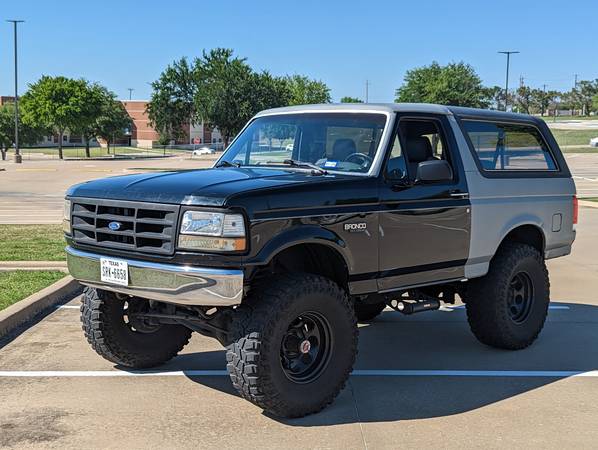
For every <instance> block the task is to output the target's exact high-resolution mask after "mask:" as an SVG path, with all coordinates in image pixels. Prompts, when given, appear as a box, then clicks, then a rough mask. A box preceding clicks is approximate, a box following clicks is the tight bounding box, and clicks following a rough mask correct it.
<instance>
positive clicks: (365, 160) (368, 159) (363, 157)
mask: <svg viewBox="0 0 598 450" xmlns="http://www.w3.org/2000/svg"><path fill="white" fill-rule="evenodd" d="M352 159H356V160H357V161H351V160H352ZM359 160H361V161H359ZM345 161H346V162H353V163H354V164H358V165H360V166H361V167H367V166H368V165H369V164H371V163H372V161H373V159H372V158H371V157H370V156H368V155H364V154H363V153H351V154H350V155H349V156H347V157H346V158H345Z"/></svg>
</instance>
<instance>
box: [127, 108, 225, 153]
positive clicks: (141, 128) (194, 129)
mask: <svg viewBox="0 0 598 450" xmlns="http://www.w3.org/2000/svg"><path fill="white" fill-rule="evenodd" d="M147 103H148V102H147V101H145V100H124V101H123V106H124V107H125V110H126V111H127V113H128V114H129V116H130V117H131V119H132V121H133V125H132V127H131V136H130V138H131V144H130V145H132V146H134V147H151V146H152V144H153V143H155V142H156V141H158V139H159V138H160V135H159V134H158V132H157V131H156V130H155V129H154V128H153V127H152V126H151V124H150V121H149V117H148V116H147V113H146V108H147ZM182 127H183V131H184V133H185V137H184V138H183V139H180V140H179V141H177V142H176V143H177V144H217V143H222V136H221V135H220V133H219V132H218V130H217V129H214V130H211V129H210V128H209V127H207V126H206V125H205V124H204V123H201V124H197V125H194V126H192V125H190V124H188V123H187V124H184V125H183V126H182Z"/></svg>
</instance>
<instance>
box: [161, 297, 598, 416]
mask: <svg viewBox="0 0 598 450" xmlns="http://www.w3.org/2000/svg"><path fill="white" fill-rule="evenodd" d="M551 305H555V306H557V308H560V309H559V310H558V311H551V312H550V313H549V318H548V320H547V322H546V324H545V326H544V330H543V331H542V333H541V334H540V337H539V338H538V340H537V341H536V342H535V343H534V344H533V345H532V346H530V347H529V348H527V349H524V350H520V351H507V350H498V349H493V348H490V347H487V346H484V345H482V344H480V343H479V342H477V341H476V340H475V338H474V337H473V335H472V334H471V332H470V331H469V327H468V325H467V323H466V321H465V320H464V317H465V311H464V310H462V309H461V310H457V311H454V312H452V313H450V314H449V315H448V316H444V317H443V316H442V315H441V314H443V313H442V312H437V313H436V314H437V315H436V316H434V317H433V315H432V314H430V315H427V314H421V315H415V316H403V315H401V314H399V313H396V312H393V311H385V312H383V313H382V314H381V315H380V316H379V317H378V318H377V319H375V320H374V321H373V322H372V323H370V324H367V325H365V326H362V327H360V337H359V355H358V358H357V362H356V365H355V369H356V370H377V371H384V370H463V371H576V372H577V371H579V372H586V371H590V370H596V369H598V306H594V305H588V304H578V303H551ZM224 364H225V351H224V350H222V351H209V352H196V353H189V354H184V355H180V356H179V357H177V358H175V359H174V360H173V361H171V362H170V363H169V364H166V365H164V366H161V367H160V370H182V371H184V370H190V369H191V368H192V369H200V370H201V369H205V370H222V368H223V366H224ZM188 378H189V379H190V380H192V381H193V382H195V383H198V384H201V385H203V386H207V387H209V388H212V389H215V390H218V391H220V392H224V393H227V394H230V395H234V396H238V395H237V393H236V391H235V390H234V388H233V387H232V385H231V383H230V381H229V379H228V377H227V376H188ZM564 378H566V377H556V376H555V377H552V376H551V377H545V376H544V377H540V376H532V375H529V376H528V375H526V376H520V377H513V376H500V375H499V376H495V375H489V376H479V375H478V376H422V375H419V376H352V377H351V378H350V381H349V383H348V384H347V387H346V388H345V391H344V392H343V393H342V394H341V396H346V395H350V396H351V397H352V398H353V402H354V406H355V414H350V415H348V414H346V411H342V409H346V404H341V402H338V401H337V402H335V403H333V404H332V405H331V406H329V407H328V408H327V409H325V410H324V412H322V413H319V414H315V415H311V416H308V417H305V418H302V419H292V420H287V419H281V418H277V417H271V416H269V417H271V418H272V419H274V420H277V421H279V422H281V423H284V424H288V425H295V426H328V425H335V424H343V423H354V422H389V421H399V420H416V419H427V418H435V417H444V416H451V415H455V414H461V413H464V412H468V411H472V410H475V409H478V408H482V407H484V406H487V405H491V404H493V403H496V402H501V401H503V400H506V399H509V398H512V397H515V396H518V395H521V394H524V393H526V392H529V391H532V390H534V389H538V388H541V387H543V386H546V385H549V384H552V383H555V382H558V381H559V380H562V379H564ZM345 403H346V402H345Z"/></svg>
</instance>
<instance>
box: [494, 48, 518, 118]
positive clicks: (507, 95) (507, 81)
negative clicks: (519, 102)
mask: <svg viewBox="0 0 598 450" xmlns="http://www.w3.org/2000/svg"><path fill="white" fill-rule="evenodd" d="M498 53H502V54H503V55H507V76H506V80H505V111H506V110H507V105H508V104H509V62H510V60H511V55H513V54H515V53H520V52H518V51H505V52H498Z"/></svg>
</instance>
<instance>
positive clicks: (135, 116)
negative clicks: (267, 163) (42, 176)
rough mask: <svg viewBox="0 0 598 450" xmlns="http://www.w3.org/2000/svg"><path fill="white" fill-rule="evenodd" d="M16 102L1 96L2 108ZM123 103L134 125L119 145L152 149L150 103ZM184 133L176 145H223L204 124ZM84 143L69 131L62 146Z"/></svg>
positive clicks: (46, 142) (49, 141) (49, 142)
mask: <svg viewBox="0 0 598 450" xmlns="http://www.w3.org/2000/svg"><path fill="white" fill-rule="evenodd" d="M14 101H15V98H14V97H13V96H10V95H2V96H0V106H2V105H5V104H7V103H14ZM122 103H123V106H124V107H125V110H126V111H127V113H128V114H129V116H130V117H131V120H132V122H133V125H132V127H131V130H130V134H129V135H128V136H126V137H124V138H122V139H120V140H118V142H117V144H125V145H131V146H133V147H152V145H153V144H154V143H156V142H157V141H158V139H159V138H160V135H159V134H158V132H157V131H156V130H154V128H152V126H151V125H150V122H149V118H148V116H147V113H146V111H145V110H146V107H147V104H148V102H147V101H145V100H123V101H122ZM183 131H184V132H185V137H184V138H183V139H181V140H179V141H177V142H176V144H179V145H185V144H206V145H212V144H216V145H217V144H221V143H222V136H221V135H220V133H219V131H218V130H217V129H210V128H209V127H207V126H206V125H205V124H204V123H201V124H197V125H194V126H191V125H190V124H188V123H187V124H184V125H183ZM58 140H59V136H58V135H55V136H52V135H49V136H44V138H43V139H42V140H41V141H40V142H39V143H38V144H37V145H40V146H48V147H51V146H58ZM82 143H83V139H82V138H81V136H78V135H74V134H73V135H71V133H70V132H68V130H67V131H66V132H65V133H64V136H63V137H62V145H66V146H68V145H81V144H82ZM90 144H91V145H92V146H93V145H98V144H99V143H98V142H97V141H96V140H95V139H92V141H91V142H90ZM101 145H104V143H101Z"/></svg>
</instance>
